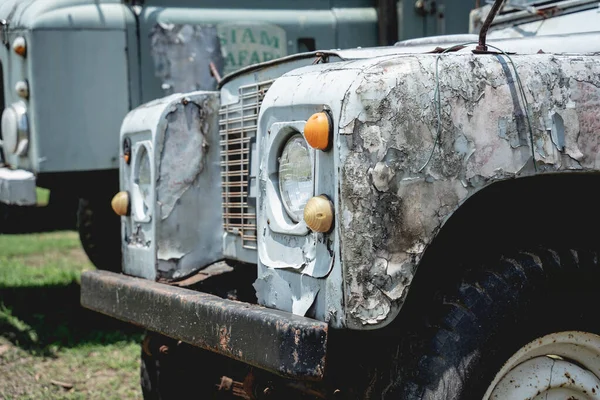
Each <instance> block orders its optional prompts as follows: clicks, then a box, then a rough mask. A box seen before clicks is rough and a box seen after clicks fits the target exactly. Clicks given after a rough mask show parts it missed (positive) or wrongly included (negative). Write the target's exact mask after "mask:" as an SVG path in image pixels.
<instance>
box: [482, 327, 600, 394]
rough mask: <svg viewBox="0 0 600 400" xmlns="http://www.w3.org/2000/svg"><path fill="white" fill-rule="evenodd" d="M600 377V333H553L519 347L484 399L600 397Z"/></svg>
mask: <svg viewBox="0 0 600 400" xmlns="http://www.w3.org/2000/svg"><path fill="white" fill-rule="evenodd" d="M599 377H600V336H598V335H594V334H591V333H586V332H578V331H569V332H559V333H553V334H550V335H546V336H544V337H542V338H538V339H535V340H534V341H532V342H530V343H528V344H527V345H525V346H523V347H522V348H521V349H519V351H517V352H516V353H515V354H514V355H513V356H512V357H511V358H510V359H509V360H508V361H507V362H506V364H504V366H503V367H502V369H501V370H500V372H498V374H497V375H496V377H495V378H494V380H493V381H492V383H491V384H490V385H489V386H488V389H487V391H486V393H485V395H484V396H483V399H484V400H489V399H548V398H550V399H600V378H599Z"/></svg>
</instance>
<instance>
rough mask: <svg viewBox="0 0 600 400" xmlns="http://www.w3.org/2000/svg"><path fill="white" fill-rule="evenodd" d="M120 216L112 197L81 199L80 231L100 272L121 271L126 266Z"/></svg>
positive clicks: (89, 254) (88, 252) (78, 215)
mask: <svg viewBox="0 0 600 400" xmlns="http://www.w3.org/2000/svg"><path fill="white" fill-rule="evenodd" d="M120 224H121V221H120V217H119V216H117V215H116V214H115V213H114V212H113V210H112V209H111V206H110V199H109V198H104V197H100V198H95V199H85V198H82V199H79V206H78V209H77V230H78V231H79V239H80V241H81V245H82V247H83V249H84V250H85V253H86V254H87V256H88V258H89V259H90V261H91V262H92V263H93V264H94V266H95V267H96V268H98V269H102V270H106V271H113V272H120V271H121V263H122V255H121V254H122V253H121V230H120Z"/></svg>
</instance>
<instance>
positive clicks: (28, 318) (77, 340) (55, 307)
mask: <svg viewBox="0 0 600 400" xmlns="http://www.w3.org/2000/svg"><path fill="white" fill-rule="evenodd" d="M79 292H80V285H79V284H78V283H75V282H73V283H71V284H68V285H62V286H61V285H56V286H38V287H8V288H7V287H0V334H1V335H2V336H4V337H5V338H7V339H8V340H10V341H11V342H13V343H14V344H16V345H18V346H19V347H21V348H22V349H24V350H27V351H29V352H32V353H35V354H43V355H51V354H52V349H53V348H54V347H56V346H58V347H76V346H80V345H83V344H87V343H90V344H110V343H115V342H120V341H136V342H139V341H140V340H141V337H142V330H141V329H140V328H137V327H135V326H132V325H130V324H126V323H124V322H120V321H118V320H115V319H113V318H109V317H107V316H105V315H102V314H99V313H96V312H94V311H90V310H87V309H85V308H83V307H81V305H80V304H79ZM2 304H3V306H2Z"/></svg>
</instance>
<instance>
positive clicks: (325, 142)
mask: <svg viewBox="0 0 600 400" xmlns="http://www.w3.org/2000/svg"><path fill="white" fill-rule="evenodd" d="M332 128H333V124H332V122H331V117H330V116H329V114H327V113H326V112H318V113H316V114H313V115H311V116H310V118H309V119H308V121H306V125H304V138H305V139H306V142H307V143H308V144H309V146H310V147H312V148H313V149H317V150H327V149H329V146H330V144H331V131H332V130H333V129H332Z"/></svg>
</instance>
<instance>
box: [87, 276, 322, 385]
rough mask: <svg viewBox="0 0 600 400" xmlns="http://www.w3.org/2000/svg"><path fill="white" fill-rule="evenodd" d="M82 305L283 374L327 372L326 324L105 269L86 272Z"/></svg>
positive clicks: (301, 375)
mask: <svg viewBox="0 0 600 400" xmlns="http://www.w3.org/2000/svg"><path fill="white" fill-rule="evenodd" d="M81 304H82V305H83V306H84V307H86V308H89V309H92V310H95V311H98V312H101V313H103V314H106V315H109V316H111V317H114V318H118V319H121V320H123V321H126V322H130V323H132V324H135V325H139V326H142V327H144V328H147V329H149V330H151V331H155V332H159V333H161V334H164V335H166V336H169V337H172V338H174V339H179V340H181V341H183V342H186V343H189V344H192V345H195V346H198V347H202V348H204V349H207V350H211V351H215V352H217V353H220V354H223V355H225V356H228V357H231V358H234V359H236V360H240V361H242V362H245V363H247V364H250V365H254V366H256V367H259V368H263V369H266V370H268V371H271V372H274V373H276V374H279V375H283V376H289V377H294V378H301V379H311V380H320V379H322V378H323V374H324V372H325V351H326V345H327V324H325V323H324V322H320V321H316V320H313V319H309V318H304V317H300V316H297V315H293V314H290V313H287V312H283V311H278V310H271V309H268V308H264V307H261V306H257V305H253V304H248V303H242V302H238V301H231V300H223V299H221V298H220V297H217V296H213V295H210V294H206V293H201V292H196V291H193V290H189V289H182V288H179V287H174V286H168V285H165V284H161V283H156V282H152V281H148V280H145V279H140V278H133V277H129V276H126V275H122V274H116V273H113V272H107V271H86V272H84V273H83V274H82V276H81Z"/></svg>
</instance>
